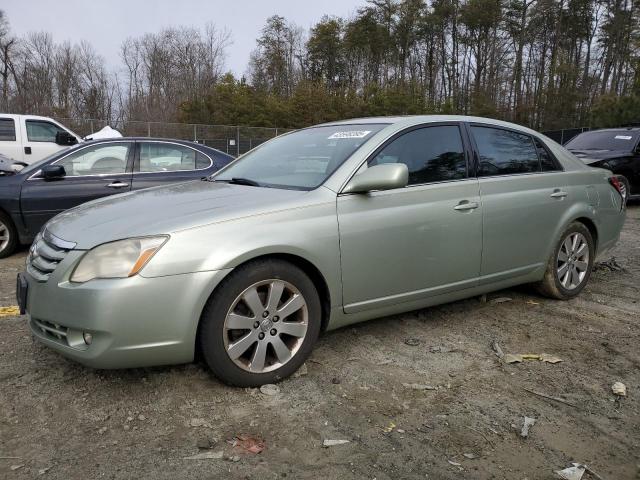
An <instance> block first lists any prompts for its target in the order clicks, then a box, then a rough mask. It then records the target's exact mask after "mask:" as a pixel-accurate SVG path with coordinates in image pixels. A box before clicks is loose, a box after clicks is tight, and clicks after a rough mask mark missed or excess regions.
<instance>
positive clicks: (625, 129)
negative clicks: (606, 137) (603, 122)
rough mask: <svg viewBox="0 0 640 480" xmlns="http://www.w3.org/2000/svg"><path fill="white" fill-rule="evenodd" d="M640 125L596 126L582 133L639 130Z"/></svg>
mask: <svg viewBox="0 0 640 480" xmlns="http://www.w3.org/2000/svg"><path fill="white" fill-rule="evenodd" d="M639 131H640V127H619V128H596V129H593V130H586V131H584V132H580V133H581V134H582V133H593V132H639Z"/></svg>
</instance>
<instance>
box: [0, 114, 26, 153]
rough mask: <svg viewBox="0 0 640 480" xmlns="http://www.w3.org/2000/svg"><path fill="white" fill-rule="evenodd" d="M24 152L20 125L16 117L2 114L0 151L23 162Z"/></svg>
mask: <svg viewBox="0 0 640 480" xmlns="http://www.w3.org/2000/svg"><path fill="white" fill-rule="evenodd" d="M22 152H23V150H22V145H21V142H20V128H19V125H16V120H15V119H14V118H12V117H8V116H7V117H3V116H1V115H0V153H1V154H3V155H6V156H7V157H9V158H11V159H13V160H17V161H19V162H22V161H23V154H22Z"/></svg>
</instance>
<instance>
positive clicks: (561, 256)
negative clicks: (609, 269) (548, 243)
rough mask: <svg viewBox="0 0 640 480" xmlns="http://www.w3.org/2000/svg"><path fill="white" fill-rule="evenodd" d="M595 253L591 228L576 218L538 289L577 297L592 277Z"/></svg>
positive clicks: (547, 293) (556, 295) (564, 297)
mask: <svg viewBox="0 0 640 480" xmlns="http://www.w3.org/2000/svg"><path fill="white" fill-rule="evenodd" d="M594 256H595V246H594V241H593V237H592V235H591V232H590V231H589V229H588V228H587V227H586V226H585V225H584V224H583V223H580V222H573V223H572V224H571V225H569V227H568V228H567V229H566V230H565V231H564V233H563V234H562V235H561V237H560V241H559V242H558V244H557V245H556V247H555V249H554V251H553V254H552V255H551V258H550V259H549V262H548V263H547V270H546V272H545V275H544V278H543V279H542V281H541V282H540V283H539V284H538V290H539V291H540V293H542V294H543V295H545V296H547V297H550V298H556V299H559V300H568V299H570V298H573V297H575V296H576V295H578V294H579V293H580V292H581V291H582V289H583V288H584V287H585V285H586V284H587V282H588V281H589V277H590V276H591V269H592V267H593V261H594Z"/></svg>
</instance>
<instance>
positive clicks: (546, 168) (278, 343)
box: [17, 116, 625, 386]
mask: <svg viewBox="0 0 640 480" xmlns="http://www.w3.org/2000/svg"><path fill="white" fill-rule="evenodd" d="M622 192H623V190H622V189H621V185H620V183H619V182H618V179H617V177H615V176H614V175H612V174H611V172H609V171H606V170H602V169H596V168H591V167H589V166H586V165H585V164H584V163H583V162H581V161H580V160H579V159H577V158H576V157H574V156H573V155H572V154H571V153H569V152H568V151H567V150H565V149H564V148H562V147H561V146H559V145H558V144H556V143H554V142H553V141H551V140H549V139H548V138H546V137H544V136H542V135H540V134H539V133H537V132H535V131H532V130H529V129H526V128H523V127H520V126H517V125H513V124H510V123H505V122H501V121H496V120H489V119H485V118H474V117H461V116H420V117H394V118H367V119H358V120H346V121H340V122H334V123H328V124H323V125H318V126H315V127H311V128H306V129H303V130H299V131H296V132H293V133H289V134H286V135H283V136H280V137H277V138H275V139H273V140H271V141H269V142H267V143H265V144H263V145H261V146H259V147H258V148H256V149H254V150H252V151H251V152H249V153H247V154H246V155H244V156H242V157H240V158H238V159H237V160H236V161H234V162H233V163H231V164H230V165H229V166H227V167H226V168H224V169H222V170H220V171H219V172H218V173H216V174H214V175H213V176H211V177H207V178H204V179H202V180H201V181H195V182H188V183H182V184H178V185H171V186H167V187H159V188H152V189H148V190H144V191H139V192H133V193H127V194H123V195H118V196H115V197H108V198H105V199H101V200H96V201H93V202H89V203H87V204H84V205H82V206H80V207H76V208H74V209H71V210H68V211H66V212H64V213H62V214H60V215H58V216H56V217H55V218H54V219H52V220H51V221H49V222H48V223H47V225H45V227H44V228H43V230H42V231H41V232H40V234H38V236H37V238H36V240H35V242H34V244H33V246H32V247H31V250H30V252H29V257H28V260H27V268H26V272H25V273H23V274H20V275H19V277H18V288H17V292H18V301H19V304H20V306H21V308H22V309H23V310H24V311H26V312H27V313H28V321H29V325H30V327H31V331H32V332H33V334H34V336H35V337H36V338H37V339H38V340H39V341H41V342H42V343H44V344H45V345H48V346H49V347H51V348H53V349H55V350H57V351H58V352H60V353H61V354H63V355H65V356H67V357H70V358H72V359H74V360H77V361H79V362H81V363H83V364H86V365H89V366H92V367H96V368H128V367H141V366H151V365H166V364H176V363H184V362H191V361H193V359H194V358H195V357H196V355H197V354H200V355H201V357H202V358H204V360H205V361H206V363H207V364H208V366H209V367H210V368H211V370H212V371H213V372H214V373H215V375H216V376H218V378H220V379H221V380H222V381H224V382H226V383H228V384H231V385H237V386H256V385H261V384H264V383H270V382H274V381H278V380H280V379H282V378H285V377H287V376H289V375H291V374H292V373H293V372H295V371H296V369H297V368H298V367H300V365H302V363H303V362H304V361H305V359H307V357H308V356H309V354H310V353H311V350H312V349H313V346H314V343H315V342H316V340H317V339H318V335H320V333H321V332H322V331H324V330H327V329H335V328H338V327H342V326H345V325H349V324H352V323H355V322H360V321H363V320H367V319H371V318H376V317H381V316H385V315H391V314H396V313H400V312H406V311H410V310H415V309H419V308H424V307H428V306H431V305H436V304H441V303H444V302H451V301H454V300H458V299H462V298H466V297H471V296H474V295H480V294H483V293H487V292H490V291H493V290H499V289H503V288H507V287H511V286H514V285H518V284H524V283H530V284H533V285H535V286H536V287H537V288H538V290H539V291H540V292H541V293H542V294H544V295H547V296H549V297H552V298H556V299H560V300H566V299H570V298H572V297H575V296H576V295H578V294H579V293H580V291H581V290H582V289H583V288H584V287H585V285H586V283H587V282H588V280H589V276H590V273H591V269H592V266H593V262H594V260H595V258H596V257H597V256H598V255H602V254H604V253H605V252H606V251H607V250H609V249H610V248H611V247H612V246H613V245H614V244H615V243H616V241H617V240H618V237H619V235H620V230H621V228H622V225H623V222H624V216H625V198H624V195H623V193H622Z"/></svg>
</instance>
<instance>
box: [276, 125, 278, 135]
mask: <svg viewBox="0 0 640 480" xmlns="http://www.w3.org/2000/svg"><path fill="white" fill-rule="evenodd" d="M277 136H278V127H276V137H277Z"/></svg>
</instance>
